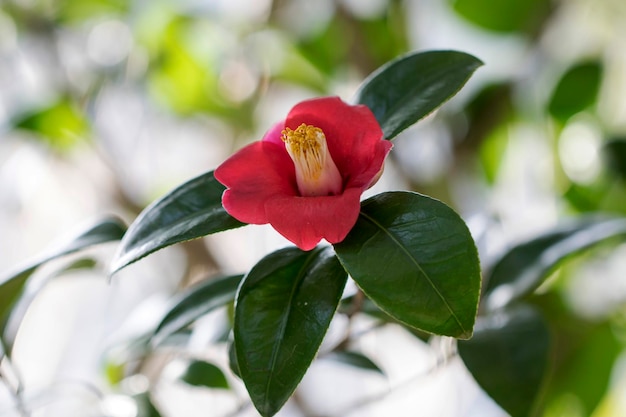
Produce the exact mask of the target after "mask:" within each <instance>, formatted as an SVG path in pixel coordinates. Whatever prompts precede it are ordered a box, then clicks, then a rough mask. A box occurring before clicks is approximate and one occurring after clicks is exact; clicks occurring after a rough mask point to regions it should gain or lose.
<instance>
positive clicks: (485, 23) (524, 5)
mask: <svg viewBox="0 0 626 417" xmlns="http://www.w3.org/2000/svg"><path fill="white" fill-rule="evenodd" d="M450 1H451V2H452V4H453V7H454V10H456V12H457V13H459V14H460V15H461V16H463V17H464V18H465V19H467V20H469V21H470V22H472V23H474V24H476V25H478V26H480V27H482V28H485V29H489V30H492V31H497V32H525V33H532V32H534V31H535V30H536V29H537V28H538V27H539V26H540V24H541V23H542V22H543V20H544V19H545V18H546V17H547V16H548V13H549V11H550V1H549V0H507V1H490V0H450Z"/></svg>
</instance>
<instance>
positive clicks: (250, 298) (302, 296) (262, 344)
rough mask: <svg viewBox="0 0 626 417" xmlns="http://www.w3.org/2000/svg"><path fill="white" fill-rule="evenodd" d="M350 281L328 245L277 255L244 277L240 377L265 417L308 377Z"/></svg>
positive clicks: (238, 330) (238, 316)
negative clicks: (345, 287)
mask: <svg viewBox="0 0 626 417" xmlns="http://www.w3.org/2000/svg"><path fill="white" fill-rule="evenodd" d="M346 280H347V274H346V272H345V271H344V270H343V268H342V267H341V264H340V263H339V261H338V260H337V258H336V257H335V255H334V254H333V251H332V249H331V248H329V247H325V248H324V247H318V248H316V249H313V250H312V251H310V252H303V251H301V250H299V249H297V248H286V249H283V250H280V251H277V252H274V253H272V254H270V255H268V256H266V257H265V258H263V259H262V260H261V261H260V262H259V263H258V264H257V265H256V266H254V267H253V268H252V270H251V271H250V272H249V273H248V275H247V276H246V277H245V279H244V281H243V283H242V285H241V287H240V289H239V294H238V297H237V303H236V307H235V325H234V335H235V348H236V353H237V362H238V364H239V370H240V372H241V377H242V379H243V381H244V383H245V385H246V388H247V389H248V393H249V394H250V398H251V399H252V402H253V403H254V405H255V407H256V408H257V410H258V411H259V412H260V413H261V415H262V416H264V417H268V416H272V415H274V414H275V413H276V412H278V410H279V409H280V408H281V407H282V406H283V404H284V403H285V402H286V401H287V399H288V398H289V396H290V395H291V394H292V393H293V391H294V390H295V388H296V386H297V385H298V383H299V382H300V380H301V379H302V377H303V376H304V373H305V372H306V370H307V369H308V367H309V366H310V364H311V361H312V360H313V358H314V356H315V354H316V353H317V350H318V348H319V346H320V343H321V342H322V339H323V337H324V334H325V333H326V330H327V328H328V326H329V324H330V321H331V319H332V317H333V315H334V313H335V310H336V309H337V305H338V304H339V300H340V298H341V294H342V292H343V289H344V286H345V284H346Z"/></svg>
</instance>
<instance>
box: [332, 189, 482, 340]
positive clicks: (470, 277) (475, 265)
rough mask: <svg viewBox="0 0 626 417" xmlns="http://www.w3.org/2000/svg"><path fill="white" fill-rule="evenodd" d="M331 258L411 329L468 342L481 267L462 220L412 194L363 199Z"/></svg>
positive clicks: (437, 204) (440, 205)
mask: <svg viewBox="0 0 626 417" xmlns="http://www.w3.org/2000/svg"><path fill="white" fill-rule="evenodd" d="M335 250H336V251H337V256H338V257H339V259H340V260H341V262H342V263H343V265H344V267H345V268H346V270H347V271H348V272H349V273H350V275H351V276H352V278H353V279H354V280H355V281H356V283H357V284H358V285H359V287H361V289H362V290H363V292H364V293H365V294H366V295H367V296H368V297H369V298H371V299H372V301H374V303H376V304H377V305H378V306H379V307H380V308H381V309H382V310H384V311H385V312H387V313H388V314H389V315H391V316H392V317H394V318H396V319H397V320H399V321H401V322H402V323H404V324H407V325H409V326H411V327H415V328H417V329H421V330H425V331H428V332H431V333H436V334H442V335H447V336H453V337H460V338H468V337H471V335H472V327H473V325H474V320H475V317H476V309H477V305H478V296H479V291H480V265H479V261H478V254H477V251H476V247H475V245H474V241H473V240H472V237H471V235H470V233H469V230H468V229H467V226H466V225H465V223H464V222H463V220H462V219H461V218H460V217H459V215H458V214H456V213H455V212H454V211H453V210H452V209H451V208H450V207H448V206H446V205H445V204H443V203H442V202H440V201H437V200H434V199H432V198H430V197H426V196H423V195H420V194H416V193H409V192H392V193H383V194H379V195H377V196H375V197H372V198H370V199H369V200H366V201H365V202H364V203H363V205H362V208H361V215H360V216H359V219H358V221H357V224H356V225H355V226H354V228H353V229H352V231H351V232H350V233H349V234H348V236H347V237H346V239H345V240H344V241H343V242H341V243H339V244H337V245H335Z"/></svg>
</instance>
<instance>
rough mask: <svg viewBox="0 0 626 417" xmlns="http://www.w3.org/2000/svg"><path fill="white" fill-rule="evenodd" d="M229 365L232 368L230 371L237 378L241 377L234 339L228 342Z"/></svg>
mask: <svg viewBox="0 0 626 417" xmlns="http://www.w3.org/2000/svg"><path fill="white" fill-rule="evenodd" d="M228 367H229V368H230V371H231V372H232V373H233V374H234V375H235V376H236V377H237V378H241V371H240V370H239V362H238V361H237V349H236V348H235V341H234V340H231V341H230V342H229V343H228Z"/></svg>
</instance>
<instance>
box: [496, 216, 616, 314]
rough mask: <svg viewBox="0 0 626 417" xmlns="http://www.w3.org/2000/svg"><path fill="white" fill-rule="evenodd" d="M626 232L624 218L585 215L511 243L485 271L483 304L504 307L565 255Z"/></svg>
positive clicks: (534, 286)
mask: <svg viewBox="0 0 626 417" xmlns="http://www.w3.org/2000/svg"><path fill="white" fill-rule="evenodd" d="M618 236H622V237H623V236H626V219H606V218H604V219H602V218H597V217H585V218H581V219H578V220H576V221H574V222H572V223H570V224H568V225H564V226H561V227H559V228H556V229H554V230H551V231H549V232H547V233H544V234H543V235H541V236H539V237H537V238H535V239H532V240H530V241H528V242H524V243H521V244H519V245H517V246H514V247H513V248H512V249H510V250H509V251H508V252H506V253H505V254H504V255H503V256H502V257H501V258H500V259H499V260H498V261H497V262H496V263H495V265H494V267H493V268H492V269H491V270H490V271H489V272H487V273H486V274H485V281H486V287H485V291H484V298H485V306H486V307H487V308H488V309H491V310H493V309H497V308H501V307H504V306H506V305H508V304H510V303H511V302H513V301H515V300H517V299H519V298H522V297H524V296H526V295H528V294H530V293H532V292H533V291H534V290H535V289H537V287H538V286H539V285H541V283H542V282H543V281H544V279H545V278H546V277H547V276H548V275H549V274H550V272H551V271H552V270H553V269H554V268H555V267H556V266H557V265H558V264H559V263H560V262H561V261H563V260H564V259H565V258H567V257H568V256H571V255H574V254H576V253H578V252H580V251H582V250H584V249H587V248H589V247H591V246H593V245H596V244H598V243H601V242H604V241H606V240H607V239H612V238H615V237H618Z"/></svg>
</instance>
